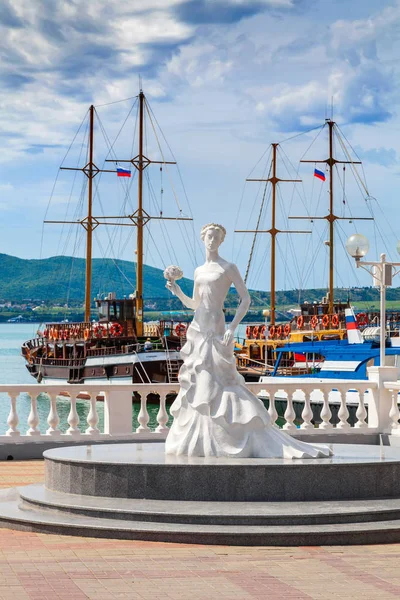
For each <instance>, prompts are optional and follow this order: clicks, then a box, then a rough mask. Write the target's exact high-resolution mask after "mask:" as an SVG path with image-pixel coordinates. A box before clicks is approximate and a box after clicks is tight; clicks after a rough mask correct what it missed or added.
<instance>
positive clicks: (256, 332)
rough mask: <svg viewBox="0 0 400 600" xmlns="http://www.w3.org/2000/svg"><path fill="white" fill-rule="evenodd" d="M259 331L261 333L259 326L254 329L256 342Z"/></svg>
mask: <svg viewBox="0 0 400 600" xmlns="http://www.w3.org/2000/svg"><path fill="white" fill-rule="evenodd" d="M259 331H260V328H259V327H258V325H256V326H255V327H254V328H253V339H255V340H256V339H257V338H258V332H259Z"/></svg>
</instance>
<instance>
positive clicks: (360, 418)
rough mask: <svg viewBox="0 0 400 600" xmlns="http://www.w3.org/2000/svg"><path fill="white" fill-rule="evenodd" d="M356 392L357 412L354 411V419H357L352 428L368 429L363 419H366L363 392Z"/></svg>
mask: <svg viewBox="0 0 400 600" xmlns="http://www.w3.org/2000/svg"><path fill="white" fill-rule="evenodd" d="M357 392H358V407H357V411H356V417H357V422H356V424H355V425H354V427H357V428H358V429H360V428H362V427H368V425H367V423H366V421H365V419H366V418H367V409H366V408H365V392H361V391H360V390H357Z"/></svg>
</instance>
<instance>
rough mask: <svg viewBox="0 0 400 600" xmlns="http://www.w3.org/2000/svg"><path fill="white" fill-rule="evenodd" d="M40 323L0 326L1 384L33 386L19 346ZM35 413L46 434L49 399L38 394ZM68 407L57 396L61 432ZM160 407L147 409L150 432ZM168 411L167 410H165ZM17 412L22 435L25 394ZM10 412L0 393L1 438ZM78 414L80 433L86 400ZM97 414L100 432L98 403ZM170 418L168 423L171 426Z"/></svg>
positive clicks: (101, 417) (26, 411)
mask: <svg viewBox="0 0 400 600" xmlns="http://www.w3.org/2000/svg"><path fill="white" fill-rule="evenodd" d="M39 326H40V324H39V323H0V384H1V383H3V384H5V383H8V384H18V383H35V379H34V378H33V377H32V376H31V375H30V374H29V372H28V370H27V368H26V366H25V360H24V358H23V357H22V355H21V346H22V344H23V342H24V341H26V340H28V339H31V338H33V337H35V335H36V331H37V330H38V329H39ZM245 329H246V326H245V325H240V326H239V328H238V330H237V332H236V334H237V335H238V336H239V337H240V338H243V336H244V332H245ZM37 407H38V413H39V418H40V423H39V426H38V428H39V429H40V431H41V432H43V433H44V432H45V431H46V429H47V428H48V427H49V425H48V423H47V417H48V415H49V407H50V400H49V398H48V396H47V395H46V394H41V395H40V396H39V398H38V403H37ZM69 409H70V404H69V400H68V398H65V399H64V398H63V397H62V396H59V397H58V399H57V411H58V415H59V417H60V423H59V425H58V427H59V429H60V430H61V431H63V432H64V431H66V430H67V429H68V427H69V425H68V421H67V418H68V414H69ZM158 409H159V406H158V405H157V404H148V405H147V410H148V413H149V417H150V420H149V423H148V426H149V427H150V429H152V430H153V429H155V428H156V427H157V425H158V423H157V412H158ZM139 410H140V406H139V404H138V403H134V405H133V411H132V427H133V428H134V429H136V427H138V426H139V423H138V420H137V416H138V414H139ZM167 410H168V407H167ZM17 411H18V417H19V425H18V429H19V430H20V431H21V433H25V432H26V430H27V429H28V428H29V426H28V424H27V420H28V415H29V412H30V397H29V396H28V394H25V393H21V394H20V395H19V396H18V399H17ZM9 412H10V399H9V396H8V394H2V393H0V435H3V434H4V433H5V432H6V431H7V429H8V425H7V418H8V415H9ZM77 412H78V415H79V419H80V422H79V425H78V427H79V429H80V430H81V431H82V432H83V431H85V429H86V428H87V427H88V424H87V422H86V419H87V415H88V413H89V401H88V400H78V401H77ZM97 413H98V415H99V423H98V428H99V429H100V431H103V424H104V406H103V402H99V401H98V402H97ZM170 421H171V418H170V420H169V422H168V424H170Z"/></svg>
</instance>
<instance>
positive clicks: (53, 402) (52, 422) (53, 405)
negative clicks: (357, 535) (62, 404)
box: [46, 392, 61, 436]
mask: <svg viewBox="0 0 400 600" xmlns="http://www.w3.org/2000/svg"><path fill="white" fill-rule="evenodd" d="M47 395H48V396H49V397H50V411H49V416H48V417H47V423H48V424H49V428H48V430H47V431H46V434H47V435H52V436H58V435H60V433H61V432H60V430H59V429H57V425H58V424H59V422H60V418H59V416H58V412H57V394H54V393H52V392H48V393H47Z"/></svg>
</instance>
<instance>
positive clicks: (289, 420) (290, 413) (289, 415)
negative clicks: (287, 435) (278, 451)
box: [283, 390, 297, 431]
mask: <svg viewBox="0 0 400 600" xmlns="http://www.w3.org/2000/svg"><path fill="white" fill-rule="evenodd" d="M285 392H286V390H285ZM286 393H287V404H286V410H285V414H284V415H283V416H284V418H285V421H286V423H285V424H284V426H283V429H286V431H290V430H292V429H297V427H296V425H295V424H294V420H295V418H296V413H295V411H294V408H293V392H291V391H289V392H286Z"/></svg>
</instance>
